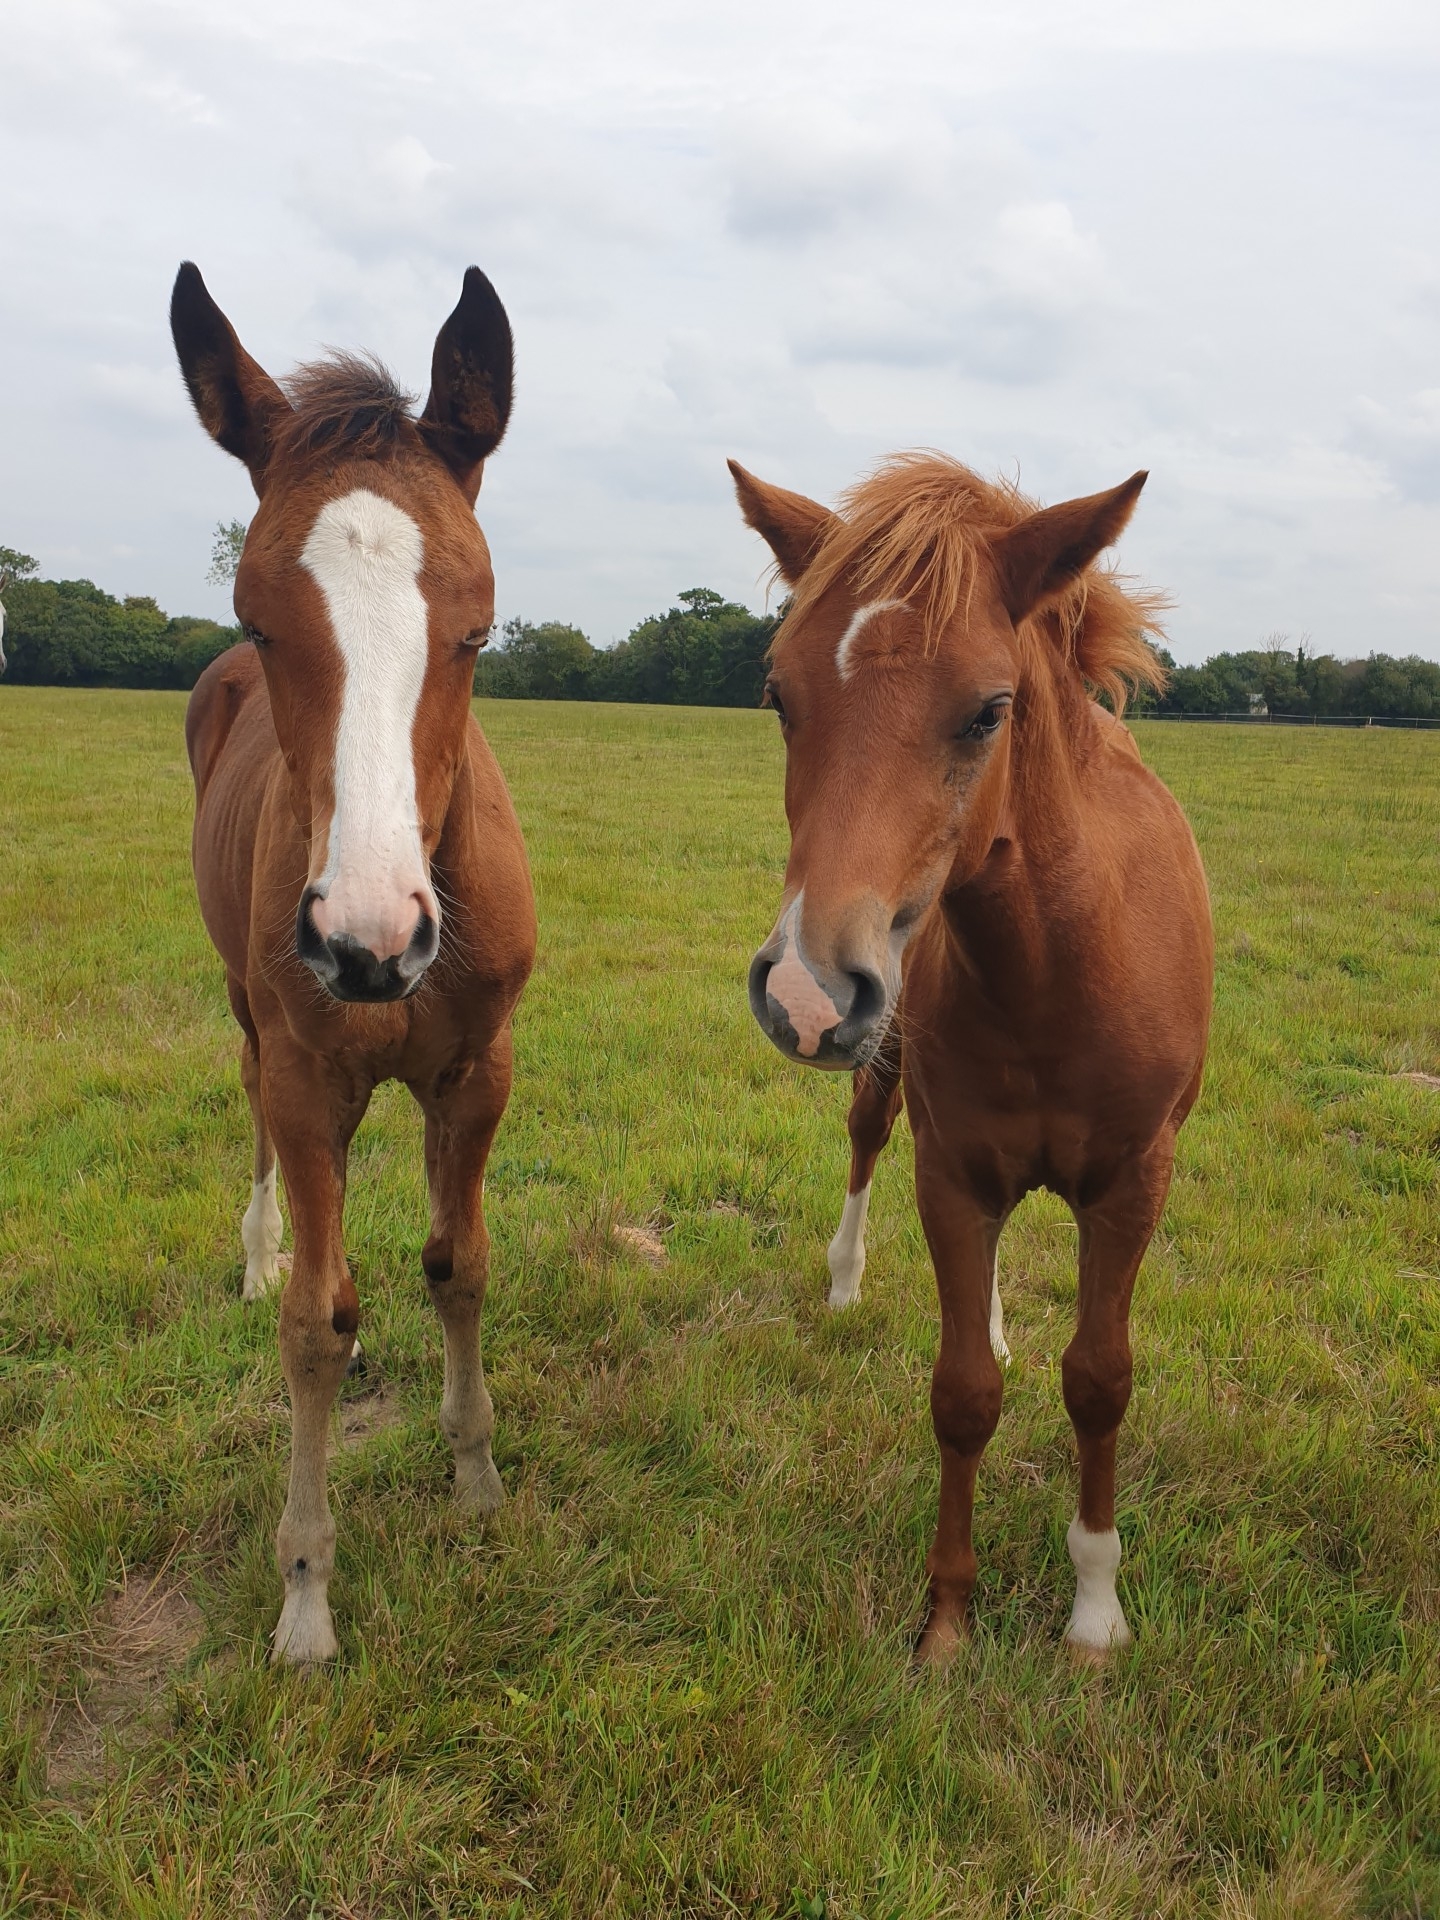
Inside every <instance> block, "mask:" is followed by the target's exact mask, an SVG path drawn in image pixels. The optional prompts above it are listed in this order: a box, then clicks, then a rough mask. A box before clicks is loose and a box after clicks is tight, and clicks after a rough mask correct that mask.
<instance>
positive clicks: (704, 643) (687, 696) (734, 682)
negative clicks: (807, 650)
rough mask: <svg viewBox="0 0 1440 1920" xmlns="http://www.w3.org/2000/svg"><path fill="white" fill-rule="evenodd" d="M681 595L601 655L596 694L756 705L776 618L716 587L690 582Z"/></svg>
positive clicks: (691, 703) (683, 703)
mask: <svg viewBox="0 0 1440 1920" xmlns="http://www.w3.org/2000/svg"><path fill="white" fill-rule="evenodd" d="M676 598H677V601H678V605H676V606H673V607H672V608H671V609H670V611H669V612H668V613H663V614H658V615H656V616H654V617H653V618H652V619H649V620H642V621H641V622H640V624H639V626H637V627H635V628H634V629H633V630H632V631H631V633H630V635H629V637H628V638H627V639H625V640H622V641H621V642H620V644H619V645H618V646H616V647H612V648H611V649H610V650H609V652H608V653H602V654H600V655H599V656H598V658H597V661H596V665H595V672H594V684H595V697H596V698H597V699H601V700H644V701H650V702H653V703H655V704H657V705H677V706H692V707H753V706H758V705H759V703H760V695H761V692H762V690H763V688H764V685H765V673H766V659H767V656H768V654H769V649H770V642H771V640H772V638H773V637H774V633H775V629H776V627H777V626H778V624H779V619H778V617H775V618H771V617H768V616H765V615H760V614H754V613H751V611H750V609H749V608H748V607H743V606H741V605H739V604H738V602H736V601H733V600H727V599H725V597H724V595H723V594H719V593H716V592H715V591H714V589H713V588H710V587H689V588H687V589H686V590H685V592H684V593H681V594H678V595H677V596H676Z"/></svg>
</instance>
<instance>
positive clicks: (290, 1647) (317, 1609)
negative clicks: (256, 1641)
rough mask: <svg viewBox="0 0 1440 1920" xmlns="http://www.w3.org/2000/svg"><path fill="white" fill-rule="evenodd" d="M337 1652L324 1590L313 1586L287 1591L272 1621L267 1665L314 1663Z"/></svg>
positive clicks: (289, 1665)
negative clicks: (275, 1620) (273, 1628)
mask: <svg viewBox="0 0 1440 1920" xmlns="http://www.w3.org/2000/svg"><path fill="white" fill-rule="evenodd" d="M339 1651H340V1648H339V1645H338V1643H337V1642H336V1639H335V1625H334V1622H333V1621H332V1620H331V1618H330V1605H329V1602H328V1601H327V1600H326V1598H325V1595H324V1593H323V1592H320V1591H318V1590H317V1589H315V1588H313V1587H310V1588H306V1587H301V1588H299V1589H297V1590H296V1591H295V1592H292V1593H287V1594H286V1596H285V1604H284V1606H283V1607H282V1608H281V1609H280V1618H279V1620H278V1621H277V1622H276V1623H275V1633H274V1636H273V1644H272V1646H271V1649H270V1664H271V1666H273V1667H309V1666H315V1665H317V1664H318V1663H319V1662H321V1661H323V1660H333V1659H334V1658H335V1656H336V1654H337V1653H338V1652H339Z"/></svg>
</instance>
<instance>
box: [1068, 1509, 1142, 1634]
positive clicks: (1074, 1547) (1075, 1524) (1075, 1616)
mask: <svg viewBox="0 0 1440 1920" xmlns="http://www.w3.org/2000/svg"><path fill="white" fill-rule="evenodd" d="M1065 1544H1066V1546H1067V1547H1069V1549H1070V1559H1071V1561H1072V1562H1073V1564H1074V1567H1075V1608H1074V1611H1073V1612H1072V1613H1071V1615H1070V1625H1069V1627H1068V1628H1067V1629H1066V1632H1065V1638H1066V1639H1067V1640H1068V1641H1069V1642H1070V1644H1071V1645H1072V1646H1075V1647H1089V1648H1091V1649H1093V1650H1094V1651H1095V1652H1097V1653H1105V1652H1108V1650H1109V1649H1110V1648H1111V1647H1128V1646H1129V1644H1130V1639H1131V1634H1130V1628H1129V1626H1128V1625H1127V1623H1126V1620H1125V1615H1124V1613H1123V1612H1122V1611H1121V1607H1120V1601H1119V1598H1118V1596H1117V1595H1116V1592H1115V1573H1116V1570H1117V1568H1118V1567H1119V1565H1120V1536H1119V1534H1118V1533H1117V1532H1116V1531H1115V1529H1114V1528H1113V1527H1112V1528H1111V1529H1110V1531H1109V1532H1108V1533H1091V1532H1090V1530H1089V1529H1088V1528H1087V1527H1084V1526H1082V1525H1081V1523H1080V1516H1079V1514H1078V1513H1077V1514H1076V1516H1075V1518H1074V1519H1073V1520H1072V1521H1071V1522H1070V1531H1069V1532H1068V1533H1067V1534H1066V1535H1065Z"/></svg>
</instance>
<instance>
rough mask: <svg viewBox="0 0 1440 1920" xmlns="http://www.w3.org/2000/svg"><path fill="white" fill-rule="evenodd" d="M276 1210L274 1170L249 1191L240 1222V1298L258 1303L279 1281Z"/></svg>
mask: <svg viewBox="0 0 1440 1920" xmlns="http://www.w3.org/2000/svg"><path fill="white" fill-rule="evenodd" d="M282 1231H283V1229H282V1227H281V1222H280V1207H279V1204H278V1202H277V1201H276V1199H275V1169H274V1168H273V1167H272V1168H271V1169H270V1171H269V1173H267V1174H266V1176H265V1178H264V1179H263V1180H257V1181H256V1182H255V1184H254V1185H253V1186H252V1187H251V1189H250V1204H249V1206H248V1207H247V1208H246V1209H245V1218H244V1219H243V1220H242V1221H241V1222H240V1239H241V1243H242V1244H243V1246H244V1248H245V1288H244V1293H243V1296H242V1297H243V1298H244V1299H246V1300H258V1299H259V1298H260V1296H261V1295H262V1294H265V1293H268V1292H269V1291H270V1289H271V1287H273V1286H274V1284H275V1282H276V1281H277V1280H278V1279H279V1278H280V1237H281V1233H282Z"/></svg>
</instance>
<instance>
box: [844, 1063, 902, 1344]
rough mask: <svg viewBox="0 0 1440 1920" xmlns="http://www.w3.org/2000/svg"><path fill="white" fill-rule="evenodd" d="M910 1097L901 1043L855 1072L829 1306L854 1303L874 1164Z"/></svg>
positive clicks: (860, 1270) (863, 1252)
mask: <svg viewBox="0 0 1440 1920" xmlns="http://www.w3.org/2000/svg"><path fill="white" fill-rule="evenodd" d="M904 1104H905V1095H904V1092H903V1090H902V1088H901V1085H900V1047H899V1044H898V1043H896V1044H894V1045H893V1047H892V1048H890V1049H889V1050H887V1051H886V1052H885V1053H884V1054H883V1055H882V1056H881V1057H880V1058H878V1059H875V1060H872V1061H871V1063H870V1065H869V1066H867V1067H862V1068H861V1069H860V1071H859V1072H858V1073H857V1074H856V1076H855V1091H854V1094H853V1095H852V1096H851V1100H850V1112H849V1115H848V1117H847V1119H846V1122H845V1125H846V1129H847V1131H848V1132H849V1135H850V1185H849V1188H848V1190H847V1192H846V1195H845V1207H844V1211H843V1212H842V1213H841V1215H840V1225H839V1227H838V1228H837V1229H836V1232H835V1238H834V1239H833V1240H832V1241H831V1242H830V1245H829V1247H828V1249H827V1250H826V1255H825V1257H826V1259H827V1261H828V1262H829V1265H830V1305H831V1306H832V1307H835V1308H839V1307H848V1306H851V1305H853V1304H854V1302H855V1300H856V1299H857V1297H858V1296H859V1293H860V1276H861V1274H863V1273H864V1271H865V1219H866V1216H867V1214H868V1213H869V1211H870V1183H871V1181H872V1180H873V1179H874V1178H875V1163H876V1161H877V1160H878V1159H879V1158H880V1155H881V1153H882V1152H883V1151H884V1149H885V1144H886V1142H887V1141H888V1140H889V1138H890V1135H891V1134H892V1132H893V1131H894V1129H895V1122H896V1121H897V1120H898V1119H899V1117H900V1109H901V1107H903V1106H904Z"/></svg>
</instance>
